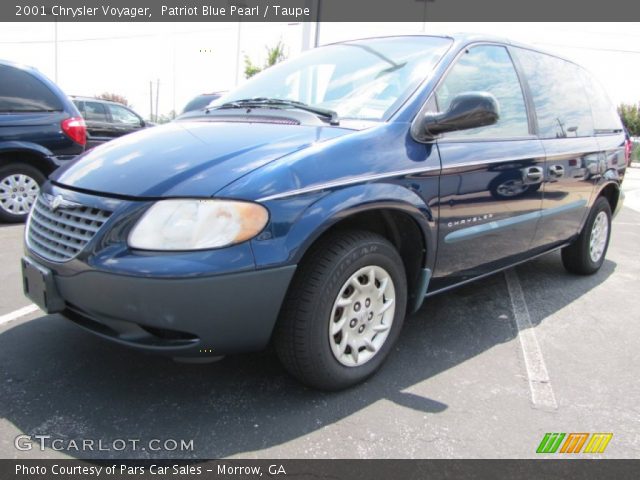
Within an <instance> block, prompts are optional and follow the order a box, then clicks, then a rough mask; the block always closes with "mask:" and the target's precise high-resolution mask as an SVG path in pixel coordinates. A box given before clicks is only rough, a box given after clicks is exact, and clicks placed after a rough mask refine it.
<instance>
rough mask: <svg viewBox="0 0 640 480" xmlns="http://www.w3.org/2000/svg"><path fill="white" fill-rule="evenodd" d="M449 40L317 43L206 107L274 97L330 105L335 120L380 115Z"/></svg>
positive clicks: (400, 100) (393, 104) (425, 71)
mask: <svg viewBox="0 0 640 480" xmlns="http://www.w3.org/2000/svg"><path fill="white" fill-rule="evenodd" d="M450 43H451V40H449V39H446V38H439V37H395V38H378V39H370V40H358V41H353V42H347V43H341V44H336V45H329V46H326V47H322V48H317V49H315V50H310V51H308V52H305V53H303V54H302V55H300V56H298V57H296V58H294V59H292V60H289V61H286V62H283V63H280V64H278V65H275V66H273V67H271V68H269V69H267V70H265V71H264V72H262V73H260V74H258V75H256V76H255V77H254V78H252V79H251V80H249V81H248V82H247V83H245V84H244V85H242V86H240V87H238V88H237V89H235V90H234V91H232V92H231V93H229V94H228V95H225V96H224V97H222V98H221V99H219V100H217V101H215V102H213V103H212V104H211V106H216V105H222V104H224V103H227V102H232V101H236V100H243V99H250V98H277V99H284V100H294V101H298V102H304V103H305V104H308V105H310V106H313V107H320V108H324V109H329V110H333V111H335V112H337V114H338V116H339V117H340V118H341V119H344V118H349V119H357V120H384V119H386V118H388V117H389V116H390V115H391V114H392V113H393V112H394V111H395V110H396V109H397V108H398V107H399V106H400V105H401V104H402V103H403V102H404V101H405V100H406V99H407V98H408V97H409V95H411V93H413V91H414V90H415V89H416V88H417V87H418V85H419V84H420V82H422V81H423V80H424V79H425V78H426V77H427V76H428V75H429V73H430V72H431V71H432V70H433V68H434V66H435V65H436V63H437V62H438V60H439V59H440V58H441V57H442V55H443V54H444V53H445V52H446V50H447V48H448V47H449V45H450Z"/></svg>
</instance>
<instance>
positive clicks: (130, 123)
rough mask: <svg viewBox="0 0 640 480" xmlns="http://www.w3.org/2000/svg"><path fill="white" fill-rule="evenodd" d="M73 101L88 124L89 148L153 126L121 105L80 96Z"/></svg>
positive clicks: (74, 97)
mask: <svg viewBox="0 0 640 480" xmlns="http://www.w3.org/2000/svg"><path fill="white" fill-rule="evenodd" d="M71 99H72V100H73V103H74V104H75V105H76V107H78V110H80V113H81V114H82V116H83V118H84V120H85V122H86V124H87V148H93V147H95V146H97V145H100V144H102V143H105V142H108V141H109V140H113V139H114V138H118V137H122V136H123V135H127V134H128V133H133V132H136V131H138V130H140V129H142V128H146V127H149V126H151V124H149V123H147V122H145V121H144V120H143V119H142V117H141V116H140V115H138V114H137V113H136V112H134V111H133V110H131V109H130V108H128V107H125V106H124V105H122V104H121V103H117V102H110V101H108V100H101V99H97V98H91V97H79V96H72V97H71Z"/></svg>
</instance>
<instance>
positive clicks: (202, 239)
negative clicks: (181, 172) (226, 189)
mask: <svg viewBox="0 0 640 480" xmlns="http://www.w3.org/2000/svg"><path fill="white" fill-rule="evenodd" d="M268 220H269V213H268V212H267V209H266V208H264V207H263V206H261V205H258V204H256V203H250V202H239V201H230V200H215V199H202V200H199V199H176V200H161V201H159V202H157V203H155V204H154V205H153V206H152V207H151V208H150V209H149V210H147V211H146V212H145V214H144V215H143V216H142V218H141V219H140V220H138V223H136V225H135V226H134V227H133V230H132V231H131V233H130V234H129V240H128V243H129V246H130V247H132V248H136V249H141V250H202V249H207V248H218V247H225V246H228V245H233V244H235V243H240V242H244V241H245V240H249V239H250V238H253V237H255V236H256V235H257V234H258V233H260V231H261V230H262V229H263V228H264V226H265V225H266V224H267V221H268Z"/></svg>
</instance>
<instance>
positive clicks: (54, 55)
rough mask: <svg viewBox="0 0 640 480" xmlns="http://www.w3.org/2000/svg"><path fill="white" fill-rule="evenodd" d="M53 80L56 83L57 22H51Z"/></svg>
mask: <svg viewBox="0 0 640 480" xmlns="http://www.w3.org/2000/svg"><path fill="white" fill-rule="evenodd" d="M53 80H54V81H55V83H58V22H53Z"/></svg>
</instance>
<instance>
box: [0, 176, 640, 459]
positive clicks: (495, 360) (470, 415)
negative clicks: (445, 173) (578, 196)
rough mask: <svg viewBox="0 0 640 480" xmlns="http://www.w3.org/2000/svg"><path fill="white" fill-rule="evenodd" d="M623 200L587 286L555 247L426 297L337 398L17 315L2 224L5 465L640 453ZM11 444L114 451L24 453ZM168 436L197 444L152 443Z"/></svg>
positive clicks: (16, 250) (13, 252) (17, 235)
mask: <svg viewBox="0 0 640 480" xmlns="http://www.w3.org/2000/svg"><path fill="white" fill-rule="evenodd" d="M624 188H625V190H626V191H627V198H628V202H627V203H626V206H625V208H624V209H623V210H622V212H621V213H620V215H619V216H618V217H617V218H616V220H615V221H614V226H613V235H612V239H611V245H610V248H609V252H608V255H607V260H606V261H605V263H604V265H603V267H602V269H601V271H600V272H599V273H598V274H596V275H594V276H590V277H578V276H574V275H570V274H568V273H566V272H565V270H564V269H563V267H562V264H561V262H560V256H559V254H558V253H552V254H549V255H546V256H543V257H540V258H538V259H536V260H533V261H531V262H529V263H526V264H523V265H520V266H518V267H517V268H515V269H512V270H510V271H509V272H507V273H506V274H505V273H498V274H496V275H493V276H491V277H488V278H486V279H484V280H480V281H478V282H475V283H473V284H469V285H466V286H464V287H461V288H459V289H457V290H454V291H451V292H448V293H444V294H441V295H438V296H436V297H433V298H430V299H428V300H427V301H426V302H425V304H424V306H423V307H422V309H421V310H420V311H419V312H418V313H416V314H415V315H413V316H412V317H410V318H409V319H408V320H407V322H406V323H405V327H404V330H403V333H402V335H401V338H400V340H399V342H398V345H397V347H396V349H395V351H394V352H393V353H392V355H391V356H390V357H389V359H388V360H387V362H386V364H385V365H384V366H383V368H382V369H381V370H380V372H379V373H378V374H377V375H376V376H374V377H373V378H371V379H370V380H369V381H367V382H366V383H365V384H363V385H360V386H358V387H356V388H352V389H350V390H348V391H345V392H340V393H331V394H329V393H319V392H316V391H313V390H309V389H307V388H304V387H302V386H301V385H300V384H298V383H296V382H295V381H294V380H292V379H291V378H290V377H289V376H288V375H286V373H285V372H284V371H283V369H282V368H281V367H280V365H279V364H278V362H277V359H276V358H275V355H274V354H273V352H271V351H267V352H263V353H260V354H252V355H241V356H232V357H227V358H225V359H224V360H222V361H220V362H217V363H214V364H208V365H185V364H178V363H174V362H172V361H171V360H169V359H165V358H160V357H155V356H150V355H145V354H140V353H137V352H133V351H130V350H127V349H123V348H122V347H119V346H117V345H111V344H110V343H107V342H104V341H102V340H100V339H98V338H95V337H94V336H92V335H91V334H88V333H85V332H84V331H82V330H80V329H79V328H77V327H76V326H75V325H72V324H70V323H69V322H67V321H65V320H64V319H62V318H60V317H58V316H55V315H44V314H43V313H42V312H40V311H36V312H33V313H30V314H27V315H24V316H22V317H19V318H16V319H12V312H15V311H16V310H18V309H20V308H22V307H25V306H28V305H29V302H28V301H27V300H26V299H25V298H24V297H23V296H22V293H21V284H20V276H19V258H20V255H21V252H22V246H21V237H22V234H23V227H22V226H2V227H0V265H1V267H0V282H1V287H2V294H1V296H0V458H63V457H73V458H114V459H125V458H218V457H239V458H468V457H474V458H503V457H514V458H527V457H535V456H536V453H535V450H536V448H537V446H538V444H539V443H540V441H541V440H542V438H543V436H544V434H545V433H546V432H567V433H568V432H611V433H613V437H612V439H611V441H610V443H609V446H608V447H607V449H606V452H605V453H604V454H600V455H599V456H600V457H606V458H616V457H617V458H637V457H638V456H639V455H640V407H639V405H638V399H639V398H640V382H638V378H640V364H639V363H638V362H637V357H638V351H640V322H639V321H638V320H639V318H640V316H639V315H638V310H639V306H638V298H639V297H640V255H639V254H638V251H639V249H640V170H639V169H630V170H629V171H628V174H627V178H626V179H625V183H624ZM105 294H107V292H105ZM23 312H25V311H24V310H23ZM256 314H258V315H259V312H256ZM21 434H27V435H51V436H52V437H53V438H60V439H62V440H63V442H62V445H65V446H67V445H68V444H69V441H70V440H77V441H81V440H82V439H85V440H86V439H91V440H94V441H95V442H96V443H97V442H98V441H99V440H100V441H102V442H103V443H102V448H110V450H103V451H97V450H96V448H97V447H94V450H93V451H92V450H86V451H76V450H74V449H72V450H67V451H57V450H54V449H51V448H46V449H45V450H44V451H41V450H40V449H39V447H38V446H37V445H34V446H33V449H32V450H30V451H21V450H18V449H16V448H15V447H14V438H15V437H16V436H17V435H21ZM118 439H120V440H127V446H126V448H125V449H124V450H120V446H121V445H122V443H117V442H115V440H118ZM153 439H157V440H160V441H161V442H160V443H158V442H156V443H153V444H151V443H149V441H150V440H153ZM129 440H139V442H137V443H136V449H134V448H133V447H132V442H130V441H129ZM164 440H176V441H178V442H179V441H180V440H185V441H187V442H189V441H190V440H193V449H192V450H188V451H180V450H179V449H178V450H172V451H152V450H151V449H150V448H149V446H150V445H154V446H155V447H156V448H158V446H159V445H162V442H163V441H164ZM134 443H135V442H134ZM59 444H60V442H59ZM168 446H169V448H172V447H173V443H171V442H169V444H168ZM580 456H584V457H588V456H589V455H580ZM592 456H593V455H592Z"/></svg>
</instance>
